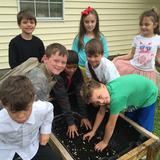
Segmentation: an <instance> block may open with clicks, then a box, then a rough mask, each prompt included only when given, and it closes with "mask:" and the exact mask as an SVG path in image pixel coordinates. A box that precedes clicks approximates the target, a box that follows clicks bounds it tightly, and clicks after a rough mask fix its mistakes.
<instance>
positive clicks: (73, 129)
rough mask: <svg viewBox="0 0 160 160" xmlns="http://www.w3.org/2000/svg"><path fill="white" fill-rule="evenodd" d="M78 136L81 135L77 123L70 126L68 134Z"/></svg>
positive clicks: (70, 136) (71, 136)
mask: <svg viewBox="0 0 160 160" xmlns="http://www.w3.org/2000/svg"><path fill="white" fill-rule="evenodd" d="M75 134H76V136H79V134H78V129H77V127H76V125H75V124H73V125H70V126H68V130H67V135H68V136H69V138H74V137H75Z"/></svg>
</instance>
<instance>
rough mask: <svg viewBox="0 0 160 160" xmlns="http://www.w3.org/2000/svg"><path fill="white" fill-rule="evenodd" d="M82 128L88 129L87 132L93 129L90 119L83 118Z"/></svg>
mask: <svg viewBox="0 0 160 160" xmlns="http://www.w3.org/2000/svg"><path fill="white" fill-rule="evenodd" d="M82 126H84V127H85V128H86V130H91V129H92V125H91V122H90V121H89V120H88V118H83V119H82V120H81V127H82Z"/></svg>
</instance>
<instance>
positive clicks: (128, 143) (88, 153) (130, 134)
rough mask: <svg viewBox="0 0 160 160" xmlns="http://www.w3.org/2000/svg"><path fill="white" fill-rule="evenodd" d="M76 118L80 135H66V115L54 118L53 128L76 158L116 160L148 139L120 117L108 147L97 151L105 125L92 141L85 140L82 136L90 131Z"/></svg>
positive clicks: (57, 136) (58, 137)
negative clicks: (74, 136)
mask: <svg viewBox="0 0 160 160" xmlns="http://www.w3.org/2000/svg"><path fill="white" fill-rule="evenodd" d="M75 119H76V124H77V126H79V129H78V132H79V137H76V138H74V139H70V138H69V137H67V136H66V131H67V125H66V123H65V122H66V121H65V118H64V117H58V118H55V119H54V123H53V130H52V132H53V133H54V135H55V136H56V138H57V139H58V140H59V141H60V142H61V144H62V145H63V146H64V148H65V149H66V150H67V151H68V152H69V154H70V155H71V156H72V157H73V159H74V160H116V159H117V158H118V157H121V156H122V155H124V154H125V153H127V152H129V151H130V150H132V149H133V148H135V147H137V146H139V145H140V144H142V143H143V142H145V141H146V140H147V138H146V137H145V136H143V135H142V134H140V133H139V132H138V131H137V130H135V129H134V128H133V127H132V126H131V125H130V124H129V123H128V122H126V121H125V120H124V119H123V118H121V117H119V118H118V121H117V124H116V127H115V130H114V133H113V136H112V138H111V140H110V142H109V145H108V147H107V148H106V149H104V150H103V151H102V152H96V151H95V150H94V146H95V144H96V143H98V142H99V141H100V140H101V139H102V138H103V134H104V132H103V131H104V126H103V127H102V128H103V129H101V130H99V131H98V133H97V135H96V136H94V137H93V138H92V140H91V141H90V142H88V141H86V140H85V141H83V139H82V137H83V135H84V134H85V133H87V132H88V131H86V129H85V128H84V127H80V125H79V121H78V120H79V118H77V116H76V118H75Z"/></svg>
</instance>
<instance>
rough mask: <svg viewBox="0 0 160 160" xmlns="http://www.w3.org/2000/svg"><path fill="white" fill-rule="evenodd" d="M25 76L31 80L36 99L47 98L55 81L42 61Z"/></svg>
mask: <svg viewBox="0 0 160 160" xmlns="http://www.w3.org/2000/svg"><path fill="white" fill-rule="evenodd" d="M26 76H27V77H28V78H29V79H30V80H31V82H32V84H33V86H34V89H35V93H36V95H37V99H40V100H48V98H49V93H50V91H51V89H52V88H53V86H54V84H55V83H56V79H55V76H54V75H52V74H49V73H48V71H47V69H46V67H45V65H44V64H43V63H42V64H40V65H39V66H38V67H35V68H34V69H32V70H31V71H30V72H28V73H27V74H26Z"/></svg>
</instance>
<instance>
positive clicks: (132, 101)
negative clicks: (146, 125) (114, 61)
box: [106, 74, 158, 114]
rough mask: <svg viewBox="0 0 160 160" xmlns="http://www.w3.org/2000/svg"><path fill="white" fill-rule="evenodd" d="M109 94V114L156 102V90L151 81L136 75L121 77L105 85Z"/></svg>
mask: <svg viewBox="0 0 160 160" xmlns="http://www.w3.org/2000/svg"><path fill="white" fill-rule="evenodd" d="M106 87H107V89H108V91H109V93H110V98H111V99H110V100H111V101H110V113H111V114H118V113H119V112H121V111H125V110H128V109H130V108H131V109H132V107H131V106H134V109H138V108H143V107H147V106H149V105H151V104H153V103H154V102H156V100H157V96H158V89H157V86H156V85H155V84H154V82H153V81H151V80H149V79H147V78H145V77H143V76H140V75H136V74H131V75H126V76H121V77H119V78H117V79H115V80H113V81H111V82H110V83H108V84H107V85H106ZM129 107H130V108H129Z"/></svg>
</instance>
